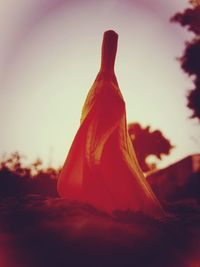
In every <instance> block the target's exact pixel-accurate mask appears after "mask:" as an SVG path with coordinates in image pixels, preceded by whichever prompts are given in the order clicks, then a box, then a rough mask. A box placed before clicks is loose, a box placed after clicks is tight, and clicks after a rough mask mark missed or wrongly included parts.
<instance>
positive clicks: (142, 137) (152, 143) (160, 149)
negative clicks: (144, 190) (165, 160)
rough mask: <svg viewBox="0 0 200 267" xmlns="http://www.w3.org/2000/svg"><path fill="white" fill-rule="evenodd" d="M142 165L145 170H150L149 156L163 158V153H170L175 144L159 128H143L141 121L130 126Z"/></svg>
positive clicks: (130, 132) (132, 138)
mask: <svg viewBox="0 0 200 267" xmlns="http://www.w3.org/2000/svg"><path fill="white" fill-rule="evenodd" d="M128 131H129V135H130V137H131V140H132V143H133V146H134V149H135V152H136V155H137V158H138V161H139V164H140V167H141V168H142V170H143V171H149V170H150V165H148V163H147V158H148V157H149V156H151V155H152V156H155V157H157V158H158V159H161V158H162V156H163V155H169V154H170V151H171V149H172V148H173V146H172V145H171V143H170V141H169V140H168V139H166V138H165V137H164V136H163V134H162V132H161V131H159V130H155V131H151V129H150V126H147V127H144V128H142V126H141V125H140V124H139V123H131V124H129V126H128Z"/></svg>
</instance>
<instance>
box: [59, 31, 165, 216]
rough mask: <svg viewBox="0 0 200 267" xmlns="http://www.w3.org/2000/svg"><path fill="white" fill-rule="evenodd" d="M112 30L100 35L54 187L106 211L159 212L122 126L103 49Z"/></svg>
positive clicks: (114, 84)
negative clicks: (92, 75)
mask: <svg viewBox="0 0 200 267" xmlns="http://www.w3.org/2000/svg"><path fill="white" fill-rule="evenodd" d="M114 34H115V35H116V33H113V32H111V31H109V32H106V33H105V34H104V42H103V46H102V66H101V70H100V72H99V74H98V75H97V78H96V80H95V82H94V84H93V86H92V88H91V89H90V91H89V93H88V96H87V99H86V101H85V104H84V107H83V111H82V117H81V125H80V128H79V130H78V132H77V134H76V136H75V138H74V141H73V143H72V146H71V149H70V151H69V154H68V156H67V159H66V161H65V163H64V167H63V169H62V171H61V174H60V176H59V180H58V192H59V194H60V196H61V197H64V198H68V199H70V200H78V201H82V202H86V203H89V204H92V205H93V206H95V207H96V208H98V209H101V210H105V211H107V212H112V211H113V210H128V209H130V210H133V211H143V212H145V213H148V214H150V215H152V216H157V215H158V216H159V215H161V214H162V209H161V207H160V204H159V202H158V200H157V199H156V197H155V195H154V194H153V192H152V190H151V188H150V186H149V185H148V183H147V181H146V180H145V177H144V176H143V173H142V171H141V169H140V167H139V164H138V162H137V159H136V155H135V152H134V149H133V146H132V143H131V140H130V137H129V134H128V131H127V123H126V110H125V102H124V100H123V97H122V95H121V92H120V90H119V87H118V83H117V80H116V77H115V74H114V64H113V66H112V64H111V63H112V62H113V61H114V60H115V53H116V52H115V53H113V54H112V53H110V54H109V53H107V54H106V49H108V50H107V52H108V51H109V49H111V48H112V45H111V42H112V41H113V39H112V36H111V35H114ZM105 35H107V36H105ZM110 36H111V40H109V38H110ZM106 37H108V38H107V39H106ZM114 38H115V39H114V41H115V43H116V36H114ZM106 42H108V44H109V45H110V46H109V45H107V46H106ZM110 47H111V48H110ZM112 51H113V50H112ZM105 54H106V59H107V60H104V59H105ZM109 55H110V56H109ZM109 60H110V62H109ZM104 64H105V65H104ZM106 66H109V67H108V68H106ZM112 70H113V71H112Z"/></svg>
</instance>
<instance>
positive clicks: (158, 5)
mask: <svg viewBox="0 0 200 267" xmlns="http://www.w3.org/2000/svg"><path fill="white" fill-rule="evenodd" d="M188 5H189V4H187V1H186V0H170V1H163V0H137V1H136V0H124V1H120V0H107V1H106V0H101V1H97V0H93V1H92V0H82V1H81V0H79V1H78V0H74V1H67V0H43V1H41V0H18V1H16V0H1V2H0V32H1V40H0V71H1V72H0V77H1V87H0V125H1V136H0V155H3V154H4V153H6V154H7V155H9V154H10V153H11V152H13V151H19V152H20V153H22V154H23V155H26V156H27V161H33V160H35V159H36V158H37V157H40V158H41V159H42V160H43V161H44V163H45V164H46V165H48V164H50V163H51V164H52V165H53V166H59V165H62V164H63V162H64V160H65V158H66V155H67V152H68V150H69V148H70V145H71V143H72V141H73V138H74V135H75V133H76V131H77V129H78V127H79V120H80V113H81V109H82V105H83V103H84V100H85V97H86V95H87V92H88V90H89V89H90V87H91V85H92V83H93V81H94V79H95V76H96V74H97V72H98V70H99V64H100V55H101V54H100V52H101V42H102V36H103V32H104V31H106V30H108V29H112V30H115V31H116V32H118V34H119V41H118V53H117V59H116V67H115V70H116V75H117V78H118V82H119V85H120V88H121V92H122V94H123V96H124V99H125V101H126V108H127V117H128V122H139V123H141V124H142V126H147V125H151V126H152V130H156V129H159V130H161V131H162V132H163V133H164V135H165V136H166V137H167V138H169V139H170V140H171V143H172V144H173V145H175V146H176V148H175V149H174V150H173V151H172V154H171V156H168V157H164V158H163V161H162V163H161V164H160V167H163V166H166V165H169V164H171V163H173V162H175V161H177V160H179V159H181V158H183V157H185V156H187V155H190V154H193V153H199V151H200V138H199V137H200V135H199V129H200V128H199V127H200V126H199V124H198V123H197V121H196V120H189V119H188V118H189V116H190V115H191V112H190V110H189V109H188V108H186V103H187V100H186V95H187V91H188V89H190V88H192V83H191V81H190V79H189V78H188V77H187V75H186V74H184V73H183V72H182V71H181V69H180V66H179V63H178V62H177V60H176V57H178V56H180V55H181V54H182V51H183V49H184V42H185V41H186V40H189V39H190V38H191V36H192V35H191V34H188V32H187V31H186V30H185V29H183V28H181V27H180V26H178V25H176V24H172V23H170V22H169V19H170V17H172V16H173V15H174V14H175V13H176V12H178V11H182V10H183V9H184V8H185V7H186V6H188Z"/></svg>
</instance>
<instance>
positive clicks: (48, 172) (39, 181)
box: [0, 152, 60, 198]
mask: <svg viewBox="0 0 200 267" xmlns="http://www.w3.org/2000/svg"><path fill="white" fill-rule="evenodd" d="M23 158H25V157H24V156H22V155H20V154H19V153H18V152H15V153H12V154H11V155H10V156H9V157H8V158H4V159H2V160H1V162H0V198H1V197H6V196H16V195H28V194H38V195H43V196H51V197H57V190H56V184H57V177H58V174H59V172H60V169H53V168H52V167H48V168H44V167H43V166H42V164H43V163H42V161H41V160H40V159H36V160H35V161H34V162H33V163H32V164H30V166H24V165H23V162H22V159H23Z"/></svg>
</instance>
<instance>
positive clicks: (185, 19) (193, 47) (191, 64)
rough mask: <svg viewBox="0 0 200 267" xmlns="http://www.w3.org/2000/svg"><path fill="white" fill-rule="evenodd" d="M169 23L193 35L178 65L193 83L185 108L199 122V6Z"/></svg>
mask: <svg viewBox="0 0 200 267" xmlns="http://www.w3.org/2000/svg"><path fill="white" fill-rule="evenodd" d="M192 2H193V3H195V1H191V3H192ZM196 3H197V2H196ZM171 21H172V22H177V23H180V24H181V26H183V27H185V26H186V27H187V28H188V30H189V31H191V32H193V33H194V35H195V36H194V38H193V39H192V40H191V41H190V42H186V47H185V50H184V52H183V55H182V57H181V58H180V63H181V68H182V69H183V70H184V71H185V72H186V73H187V74H188V75H189V76H191V77H192V79H193V83H194V88H193V89H191V90H190V91H189V92H188V96H187V98H188V104H187V106H188V107H189V108H190V109H191V110H192V116H191V118H197V119H198V120H199V122H200V5H197V4H193V7H191V8H188V9H186V10H185V11H184V12H183V13H177V14H176V15H175V16H174V17H173V18H172V19H171Z"/></svg>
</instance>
